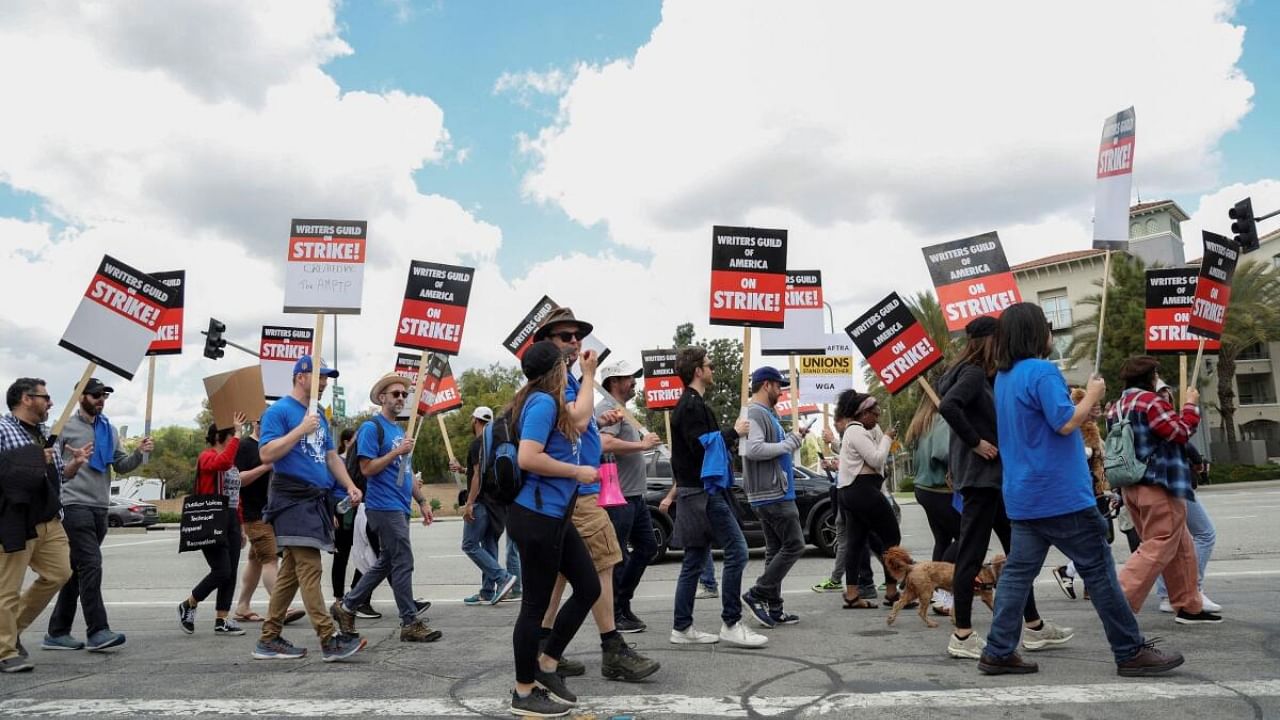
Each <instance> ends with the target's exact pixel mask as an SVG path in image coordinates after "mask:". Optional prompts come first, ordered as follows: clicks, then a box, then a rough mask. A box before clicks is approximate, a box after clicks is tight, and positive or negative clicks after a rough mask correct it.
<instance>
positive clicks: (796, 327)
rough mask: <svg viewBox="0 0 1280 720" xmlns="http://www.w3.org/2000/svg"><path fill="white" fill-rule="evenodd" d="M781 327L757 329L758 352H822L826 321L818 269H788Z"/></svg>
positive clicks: (820, 272) (794, 353) (806, 353)
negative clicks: (758, 336) (758, 330)
mask: <svg viewBox="0 0 1280 720" xmlns="http://www.w3.org/2000/svg"><path fill="white" fill-rule="evenodd" d="M782 304H783V308H784V317H785V318H786V319H785V321H784V323H783V326H782V328H781V329H769V328H766V329H763V330H761V331H760V354H761V355H814V354H817V353H820V352H822V346H823V344H824V343H825V342H826V336H827V324H826V322H825V320H826V318H825V317H824V315H823V313H824V308H823V304H822V271H821V270H788V271H787V285H786V292H785V293H784V294H783V301H782Z"/></svg>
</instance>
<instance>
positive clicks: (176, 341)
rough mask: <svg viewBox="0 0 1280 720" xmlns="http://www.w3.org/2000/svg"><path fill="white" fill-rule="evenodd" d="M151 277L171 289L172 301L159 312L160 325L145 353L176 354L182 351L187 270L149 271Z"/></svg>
mask: <svg viewBox="0 0 1280 720" xmlns="http://www.w3.org/2000/svg"><path fill="white" fill-rule="evenodd" d="M151 277H153V278H155V279H156V280H159V281H160V284H162V285H164V286H165V287H167V288H169V289H170V290H171V291H173V297H172V302H171V303H170V304H169V307H168V308H166V309H165V311H164V312H163V313H161V314H160V327H157V328H156V334H155V337H154V338H152V340H151V346H150V347H148V348H147V355H178V354H181V353H182V315H183V306H184V305H185V303H186V296H187V289H186V284H187V271H186V270H168V271H165V272H157V273H151Z"/></svg>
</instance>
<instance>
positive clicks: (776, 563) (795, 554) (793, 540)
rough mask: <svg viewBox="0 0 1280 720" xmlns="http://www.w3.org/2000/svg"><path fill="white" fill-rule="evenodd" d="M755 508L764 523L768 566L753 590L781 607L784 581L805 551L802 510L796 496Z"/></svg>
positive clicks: (772, 605) (775, 605)
mask: <svg viewBox="0 0 1280 720" xmlns="http://www.w3.org/2000/svg"><path fill="white" fill-rule="evenodd" d="M755 512H756V515H758V516H759V517H760V524H761V525H762V526H763V527H764V542H765V551H764V555H765V566H764V572H763V573H761V575H760V577H759V578H757V579H756V584H755V586H754V587H752V588H751V594H752V595H754V596H755V597H757V598H759V599H761V600H764V601H765V602H766V603H768V604H769V607H771V608H775V609H777V608H780V607H782V581H783V579H785V578H786V577H787V573H789V572H791V568H792V567H793V566H794V565H795V564H796V561H797V560H799V559H800V557H801V556H802V555H804V530H803V529H802V528H801V527H800V511H799V510H798V509H796V503H795V501H794V500H785V501H783V502H777V503H770V504H768V505H760V506H758V507H756V508H755Z"/></svg>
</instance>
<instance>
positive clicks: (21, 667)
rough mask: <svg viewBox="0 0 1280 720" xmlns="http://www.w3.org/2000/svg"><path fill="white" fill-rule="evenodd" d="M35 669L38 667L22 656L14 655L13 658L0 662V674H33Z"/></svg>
mask: <svg viewBox="0 0 1280 720" xmlns="http://www.w3.org/2000/svg"><path fill="white" fill-rule="evenodd" d="M35 669H36V666H35V665H32V664H31V661H30V660H28V659H26V658H24V657H22V656H21V655H14V656H13V657H8V658H5V659H3V660H0V673H20V672H31V671H32V670H35Z"/></svg>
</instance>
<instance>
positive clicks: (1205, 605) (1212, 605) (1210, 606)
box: [1200, 593, 1222, 613]
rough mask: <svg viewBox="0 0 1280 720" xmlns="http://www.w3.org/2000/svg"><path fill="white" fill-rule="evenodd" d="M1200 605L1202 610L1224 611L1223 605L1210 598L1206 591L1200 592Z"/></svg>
mask: <svg viewBox="0 0 1280 720" xmlns="http://www.w3.org/2000/svg"><path fill="white" fill-rule="evenodd" d="M1200 607H1201V609H1202V610H1205V611H1207V612H1211V613H1216V612H1222V606H1221V605H1219V604H1218V603H1216V602H1214V601H1212V600H1210V599H1209V596H1208V595H1205V594H1204V593H1200Z"/></svg>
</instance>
